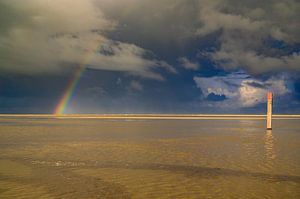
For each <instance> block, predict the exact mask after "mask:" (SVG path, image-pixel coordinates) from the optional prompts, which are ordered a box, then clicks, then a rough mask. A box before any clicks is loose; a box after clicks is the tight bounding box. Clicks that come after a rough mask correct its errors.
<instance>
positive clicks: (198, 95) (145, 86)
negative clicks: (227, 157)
mask: <svg viewBox="0 0 300 199" xmlns="http://www.w3.org/2000/svg"><path fill="white" fill-rule="evenodd" d="M299 19H300V2H299V1H298V0H264V1H261V0H22V1H21V0H0V113H65V114H67V113H253V114H254V113H255V114H256V113H257V114H261V113H265V111H266V93H267V92H268V91H272V92H273V93H274V112H275V113H285V114H300V20H299ZM58 110H60V111H58Z"/></svg>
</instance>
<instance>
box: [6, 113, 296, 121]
mask: <svg viewBox="0 0 300 199" xmlns="http://www.w3.org/2000/svg"><path fill="white" fill-rule="evenodd" d="M0 118H49V119H137V120H138V119H153V120H154V119H156V120H159V119H168V120H197V119H198V120H201V119H212V120H217V119H224V120H225V119H256V120H264V119H265V118H266V115H251V114H60V115H54V114H0ZM273 119H300V115H284V114H278V115H273Z"/></svg>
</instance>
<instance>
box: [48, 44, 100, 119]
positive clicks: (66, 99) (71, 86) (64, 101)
mask: <svg viewBox="0 0 300 199" xmlns="http://www.w3.org/2000/svg"><path fill="white" fill-rule="evenodd" d="M101 41H102V40H101V39H99V40H97V41H96V42H93V43H92V46H91V48H88V50H87V54H86V55H85V56H84V59H83V61H82V62H81V64H80V65H79V67H77V69H76V71H75V73H74V76H73V77H72V78H71V81H70V82H69V83H68V85H67V87H66V89H65V90H64V93H63V95H62V97H61V98H60V100H59V102H58V103H57V105H56V107H55V109H54V112H53V114H55V115H61V114H64V113H65V110H66V108H67V107H68V105H69V103H70V101H71V100H72V97H73V95H74V91H75V90H76V87H77V85H78V83H79V81H80V79H81V76H82V74H83V73H84V71H85V66H86V65H87V64H88V63H89V61H90V60H91V59H92V57H93V56H94V55H96V54H97V53H98V51H97V49H98V48H99V46H100V45H101Z"/></svg>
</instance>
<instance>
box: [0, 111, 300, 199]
mask: <svg viewBox="0 0 300 199" xmlns="http://www.w3.org/2000/svg"><path fill="white" fill-rule="evenodd" d="M299 123H300V117H299V116H275V117H274V121H273V130H272V131H267V130H265V125H266V121H265V117H264V116H242V115H239V116H234V115H221V116H220V115H219V116H218V115H214V116H209V115H202V116H195V115H160V116H157V115H144V116H139V115H133V116H128V115H122V116H116V115H112V116H107V115H106V116H82V115H75V116H64V117H55V116H50V115H45V116H39V115H1V116H0V198H1V199H2V198H3V199H6V198H7V199H10V198H11V199H15V198H28V199H29V198H30V199H31V198H45V199H50V198H55V199H56V198H57V199H58V198H101V199H103V198H136V199H141V198H151V199H153V198H170V199H171V198H172V199H173V198H195V199H196V198H224V199H225V198H245V199H248V198H249V199H250V198H272V199H276V198H278V199H279V198H280V199H283V198H287V199H293V198H295V199H296V198H297V199H298V198H300V125H299Z"/></svg>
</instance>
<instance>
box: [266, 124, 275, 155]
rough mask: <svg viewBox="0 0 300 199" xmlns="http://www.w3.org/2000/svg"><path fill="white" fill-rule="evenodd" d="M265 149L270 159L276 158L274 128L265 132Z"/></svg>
mask: <svg viewBox="0 0 300 199" xmlns="http://www.w3.org/2000/svg"><path fill="white" fill-rule="evenodd" d="M265 151H266V157H267V159H268V160H274V159H275V158H276V154H275V151H274V136H273V134H272V130H267V132H266V134H265Z"/></svg>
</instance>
